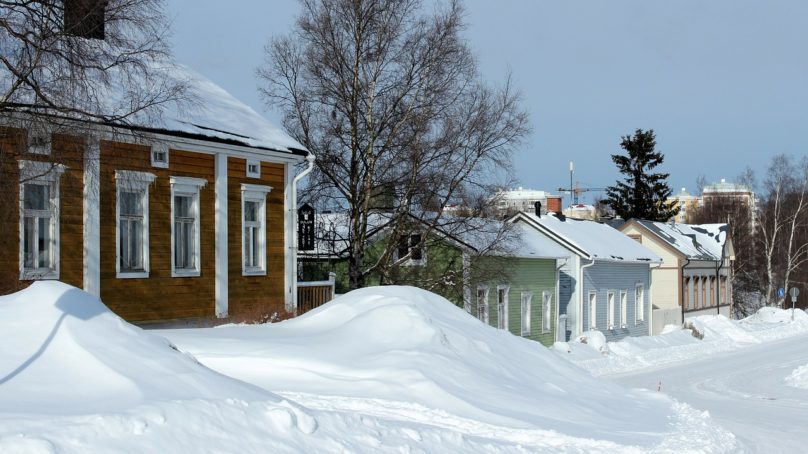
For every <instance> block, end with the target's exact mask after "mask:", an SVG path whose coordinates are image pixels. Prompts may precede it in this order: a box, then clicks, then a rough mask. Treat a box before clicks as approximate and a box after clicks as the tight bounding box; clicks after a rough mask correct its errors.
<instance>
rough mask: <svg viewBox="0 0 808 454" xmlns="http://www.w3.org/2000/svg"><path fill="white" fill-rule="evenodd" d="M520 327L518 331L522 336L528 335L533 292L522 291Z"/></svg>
mask: <svg viewBox="0 0 808 454" xmlns="http://www.w3.org/2000/svg"><path fill="white" fill-rule="evenodd" d="M521 300H522V311H521V313H522V329H521V331H520V333H521V334H522V336H530V312H531V307H530V306H531V305H532V304H533V292H522V294H521Z"/></svg>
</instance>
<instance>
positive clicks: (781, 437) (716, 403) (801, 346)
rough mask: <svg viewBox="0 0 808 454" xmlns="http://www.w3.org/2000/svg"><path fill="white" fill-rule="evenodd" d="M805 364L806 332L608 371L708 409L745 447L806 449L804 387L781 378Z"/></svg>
mask: <svg viewBox="0 0 808 454" xmlns="http://www.w3.org/2000/svg"><path fill="white" fill-rule="evenodd" d="M805 364H808V335H801V336H796V337H791V338H789V339H785V340H781V341H776V342H767V343H763V344H760V345H752V346H749V347H746V348H742V349H739V350H736V351H731V352H724V353H719V354H717V355H714V356H710V357H708V358H704V359H700V360H694V361H688V362H685V363H678V364H676V365H671V366H668V367H662V368H658V369H654V370H652V371H648V370H644V371H638V372H632V373H626V374H620V375H612V376H610V378H612V379H613V380H614V381H616V382H617V383H619V384H621V385H624V386H628V387H637V388H647V389H652V390H655V389H657V388H658V387H659V386H660V383H661V388H662V391H663V392H665V393H667V394H669V395H670V396H672V397H674V398H676V399H677V400H680V401H682V402H686V403H688V404H690V405H691V406H692V407H694V408H696V409H700V410H707V411H709V412H710V415H711V416H712V418H713V420H714V421H715V422H716V423H718V424H720V425H721V426H723V427H724V428H726V429H728V430H730V431H731V432H733V433H734V434H735V436H736V437H737V439H738V441H739V444H740V446H741V448H742V449H743V451H744V452H749V453H790V452H795V453H796V452H806V451H808V390H806V389H799V388H795V387H791V386H787V385H786V382H785V378H786V377H788V376H789V375H790V374H791V373H792V371H793V370H794V369H796V368H798V367H800V366H803V365H805Z"/></svg>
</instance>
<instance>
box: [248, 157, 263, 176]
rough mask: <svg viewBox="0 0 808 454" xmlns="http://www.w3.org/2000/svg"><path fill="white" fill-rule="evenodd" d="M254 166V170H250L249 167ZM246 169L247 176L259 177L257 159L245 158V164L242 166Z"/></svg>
mask: <svg viewBox="0 0 808 454" xmlns="http://www.w3.org/2000/svg"><path fill="white" fill-rule="evenodd" d="M253 166H255V168H256V170H253V171H251V170H250V167H253ZM244 169H245V170H246V171H247V178H261V161H259V160H257V159H247V164H246V165H245V166H244Z"/></svg>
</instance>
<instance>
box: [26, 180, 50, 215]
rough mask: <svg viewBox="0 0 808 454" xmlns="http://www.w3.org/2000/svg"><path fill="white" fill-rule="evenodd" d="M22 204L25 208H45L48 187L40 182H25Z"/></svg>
mask: <svg viewBox="0 0 808 454" xmlns="http://www.w3.org/2000/svg"><path fill="white" fill-rule="evenodd" d="M24 191H25V193H24V199H25V200H24V202H23V206H24V207H25V209H26V210H47V209H48V207H47V202H48V187H47V186H45V185H41V184H26V185H25V189H24Z"/></svg>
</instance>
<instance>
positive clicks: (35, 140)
mask: <svg viewBox="0 0 808 454" xmlns="http://www.w3.org/2000/svg"><path fill="white" fill-rule="evenodd" d="M28 152H29V153H32V154H43V155H49V154H51V137H50V134H49V133H48V132H46V131H37V130H31V131H28Z"/></svg>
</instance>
